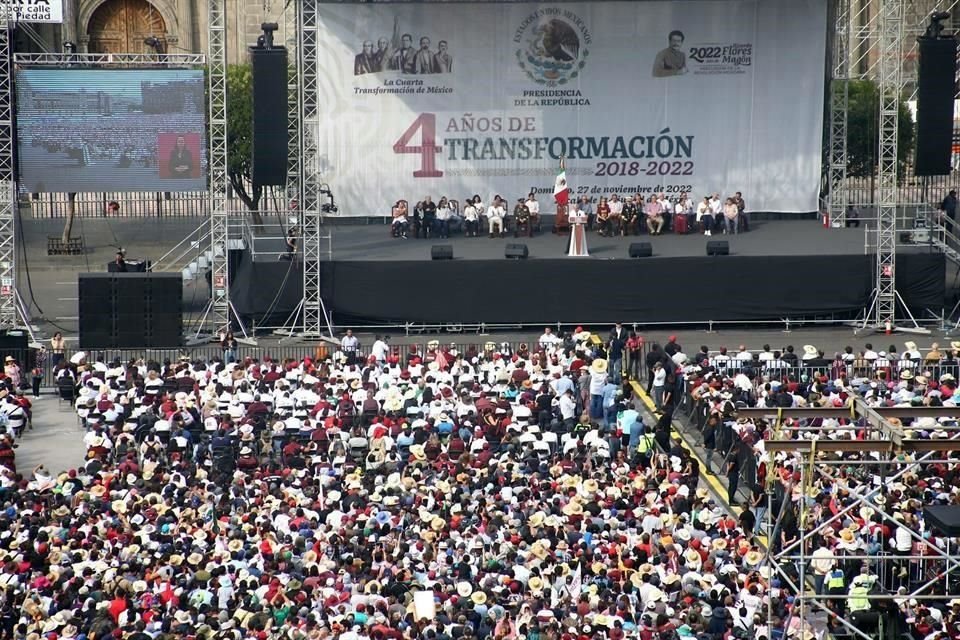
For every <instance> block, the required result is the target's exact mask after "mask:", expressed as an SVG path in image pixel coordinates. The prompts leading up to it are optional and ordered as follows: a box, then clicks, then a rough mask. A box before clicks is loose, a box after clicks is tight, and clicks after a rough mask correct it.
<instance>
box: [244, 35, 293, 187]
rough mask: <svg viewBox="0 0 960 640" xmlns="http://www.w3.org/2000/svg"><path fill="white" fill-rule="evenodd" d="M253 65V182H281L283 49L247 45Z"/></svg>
mask: <svg viewBox="0 0 960 640" xmlns="http://www.w3.org/2000/svg"><path fill="white" fill-rule="evenodd" d="M250 60H251V62H252V67H253V149H252V154H251V178H252V179H253V184H254V186H261V187H262V186H282V185H284V184H286V181H287V73H288V72H287V50H286V49H285V48H284V47H273V48H270V49H266V48H260V47H250Z"/></svg>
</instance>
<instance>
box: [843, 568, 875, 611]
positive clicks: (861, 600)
mask: <svg viewBox="0 0 960 640" xmlns="http://www.w3.org/2000/svg"><path fill="white" fill-rule="evenodd" d="M863 571H864V573H861V574H860V575H858V576H857V577H855V578H854V579H853V583H852V584H851V585H850V592H849V596H850V598H849V600H847V607H848V608H849V610H850V613H853V612H855V611H867V610H868V609H870V588H871V587H873V582H874V580H875V579H876V577H875V576H871V575H869V574H867V573H866V571H867V569H866V567H864V568H863Z"/></svg>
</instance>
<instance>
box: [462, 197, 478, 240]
mask: <svg viewBox="0 0 960 640" xmlns="http://www.w3.org/2000/svg"><path fill="white" fill-rule="evenodd" d="M466 203H467V206H466V207H464V208H463V224H464V228H465V231H464V235H466V236H467V237H468V238H469V237H471V236H473V237H474V238H476V237H477V226H478V225H477V222H478V221H479V220H480V216H479V215H477V208H476V207H475V206H474V204H473V200H471V199H470V198H467V199H466Z"/></svg>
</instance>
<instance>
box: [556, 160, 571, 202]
mask: <svg viewBox="0 0 960 640" xmlns="http://www.w3.org/2000/svg"><path fill="white" fill-rule="evenodd" d="M569 194H570V187H568V186H567V168H566V167H565V166H564V164H563V158H560V168H559V170H557V179H556V181H555V182H554V183H553V198H554V199H555V200H556V201H557V205H559V206H561V207H565V206H567V196H568V195H569Z"/></svg>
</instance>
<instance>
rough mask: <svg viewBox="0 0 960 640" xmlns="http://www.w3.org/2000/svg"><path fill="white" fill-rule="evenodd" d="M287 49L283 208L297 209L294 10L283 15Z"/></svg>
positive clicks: (297, 48) (297, 84) (297, 76)
mask: <svg viewBox="0 0 960 640" xmlns="http://www.w3.org/2000/svg"><path fill="white" fill-rule="evenodd" d="M283 28H284V36H285V44H286V47H287V185H286V187H287V188H286V194H287V208H288V209H291V210H299V209H300V171H301V167H300V59H299V55H300V54H299V52H300V42H299V40H300V29H299V26H298V24H297V9H296V7H291V6H289V5H288V6H287V8H285V9H284V11H283Z"/></svg>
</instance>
